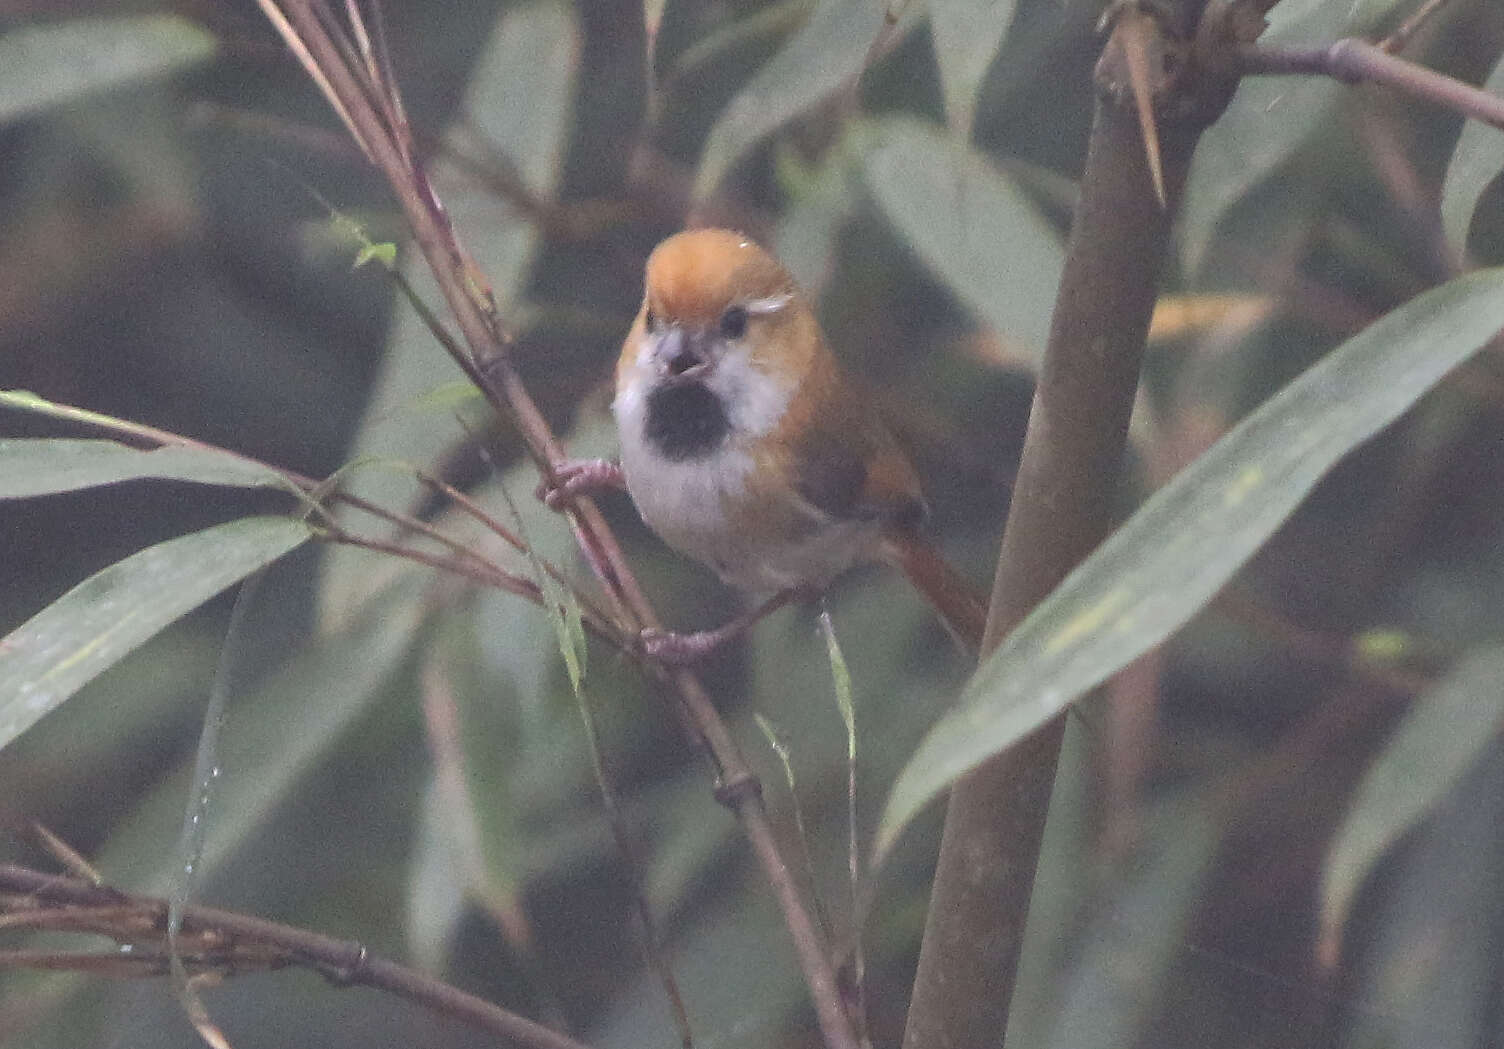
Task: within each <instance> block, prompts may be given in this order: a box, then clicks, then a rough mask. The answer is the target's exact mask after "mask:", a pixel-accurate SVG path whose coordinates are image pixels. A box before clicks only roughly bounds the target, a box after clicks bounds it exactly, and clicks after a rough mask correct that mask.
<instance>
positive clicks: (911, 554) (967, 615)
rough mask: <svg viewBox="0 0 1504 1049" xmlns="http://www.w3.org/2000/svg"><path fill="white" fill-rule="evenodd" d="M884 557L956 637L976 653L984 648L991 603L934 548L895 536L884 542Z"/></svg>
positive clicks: (908, 537) (909, 538)
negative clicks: (904, 577)
mask: <svg viewBox="0 0 1504 1049" xmlns="http://www.w3.org/2000/svg"><path fill="white" fill-rule="evenodd" d="M883 557H884V559H885V560H887V561H888V562H889V563H891V564H892V565H893V566H894V567H895V568H897V569H898V570H899V571H900V572H902V573H903V574H904V575H905V576H906V577H907V578H908V580H909V582H911V583H913V584H914V589H916V590H918V591H919V593H920V594H922V595H923V596H924V599H925V600H926V601H928V602H929V603H930V605H931V607H933V608H934V609H935V611H936V612H937V613H938V614H939V616H940V619H941V621H942V622H944V623H945V626H946V628H947V629H949V630H950V632H951V633H952V634H954V635H955V636H956V637H957V638H959V639H960V640H961V641H962V642H963V643H964V644H965V645H966V646H967V647H968V648H970V649H971V651H972V652H976V651H978V650H979V649H980V648H981V647H982V634H983V632H984V631H985V630H986V628H987V602H986V601H985V600H983V598H982V595H981V594H980V593H978V592H977V590H976V588H975V587H973V586H972V585H971V583H970V582H968V581H967V580H966V579H964V578H962V576H961V574H960V573H959V572H957V571H956V570H955V569H954V568H952V567H951V566H950V565H948V564H947V563H946V562H945V559H944V558H942V557H941V556H940V554H939V553H938V552H936V550H935V548H934V547H933V546H932V545H930V544H929V543H927V542H925V541H924V540H923V539H921V538H919V537H918V536H916V535H891V536H888V537H887V538H886V540H885V541H884V544H883Z"/></svg>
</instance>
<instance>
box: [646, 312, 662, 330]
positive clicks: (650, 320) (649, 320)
mask: <svg viewBox="0 0 1504 1049" xmlns="http://www.w3.org/2000/svg"><path fill="white" fill-rule="evenodd" d="M642 326H643V328H644V329H646V330H647V331H652V330H653V329H654V328H656V327H658V318H657V317H655V316H653V311H652V310H651V309H646V310H643V311H642Z"/></svg>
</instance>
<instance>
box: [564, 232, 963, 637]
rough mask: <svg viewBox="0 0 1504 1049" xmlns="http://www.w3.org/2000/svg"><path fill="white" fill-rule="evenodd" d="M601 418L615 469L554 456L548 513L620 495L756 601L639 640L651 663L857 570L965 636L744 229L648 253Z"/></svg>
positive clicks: (797, 296) (843, 387) (799, 309)
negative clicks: (899, 588) (885, 575)
mask: <svg viewBox="0 0 1504 1049" xmlns="http://www.w3.org/2000/svg"><path fill="white" fill-rule="evenodd" d="M612 410H613V412H614V414H615V416H616V424H617V429H618V431H619V434H620V439H621V460H620V462H619V463H614V462H610V461H607V460H599V459H596V460H576V461H570V462H566V463H560V464H557V466H556V467H555V471H554V472H555V477H556V487H554V488H553V489H552V490H549V491H547V492H545V493H544V497H545V499H546V500H547V501H548V503H549V505H551V506H554V507H558V506H560V505H561V504H562V503H563V502H564V501H566V500H568V499H569V498H570V497H571V496H573V495H576V494H578V493H581V492H584V491H589V490H591V489H596V488H602V487H611V486H618V487H619V486H623V485H624V486H625V487H626V489H627V491H628V493H630V495H631V496H632V501H633V502H634V503H635V504H636V506H637V510H638V512H639V513H640V514H641V515H642V518H643V520H644V521H646V522H647V524H648V525H649V527H651V528H652V529H653V531H654V532H656V533H657V534H658V535H659V537H660V538H662V539H663V541H664V542H666V543H667V544H668V545H669V546H671V547H673V548H674V549H675V550H677V551H679V552H680V553H683V554H687V555H688V556H690V557H692V558H694V559H696V560H698V561H701V562H703V563H704V564H706V565H708V566H709V567H710V568H712V569H713V570H714V571H715V572H716V573H717V574H718V575H719V576H720V577H721V578H722V579H723V580H724V581H725V582H727V583H728V584H730V585H731V586H733V587H736V588H738V589H741V590H744V591H748V592H750V593H752V594H755V595H760V596H762V597H764V598H765V600H764V601H763V602H762V604H760V605H758V606H757V607H755V608H754V609H752V610H751V611H750V612H748V613H745V614H743V615H741V616H738V617H737V618H735V619H733V620H732V621H731V622H729V623H727V624H726V625H725V626H722V627H720V628H717V629H715V630H706V631H700V632H698V633H691V634H671V633H666V632H659V631H653V632H645V634H644V638H643V640H644V644H645V646H646V648H647V650H648V652H649V653H650V654H651V655H653V656H655V657H657V658H660V659H664V660H666V661H670V662H690V661H693V660H695V659H698V658H700V657H701V656H703V655H704V654H706V653H707V652H709V651H711V650H712V649H714V648H716V647H718V646H719V645H720V644H722V643H724V642H725V641H726V640H728V639H730V638H732V637H735V636H737V635H738V634H740V633H742V632H744V631H745V630H746V629H747V628H748V627H749V626H750V625H751V624H752V623H754V622H756V621H757V620H758V619H759V618H761V617H762V616H763V615H765V614H767V613H768V612H770V611H772V610H773V609H775V608H777V607H779V606H781V605H783V604H785V603H787V602H788V601H790V600H792V599H795V598H803V597H807V596H813V595H818V594H820V593H823V592H824V591H825V589H826V588H827V587H828V586H829V585H830V584H831V582H832V581H833V580H834V579H835V578H836V577H837V576H839V575H840V574H841V573H843V572H845V571H846V570H847V569H849V568H851V567H852V566H854V565H856V564H859V563H865V562H872V561H886V562H889V563H891V564H893V565H895V566H896V567H897V568H899V569H900V570H901V571H902V572H903V573H904V574H905V575H906V576H907V577H908V578H909V579H910V580H911V581H912V582H913V584H914V585H915V587H916V588H917V589H918V590H919V591H920V593H921V594H923V595H924V596H925V598H927V599H928V600H929V601H930V603H931V604H932V605H934V607H935V609H936V611H937V612H938V613H939V614H940V616H941V618H942V619H943V620H944V621H945V623H946V625H947V626H948V627H949V628H950V630H951V631H952V633H954V634H955V635H957V636H958V637H959V638H960V639H961V640H962V641H964V642H966V643H967V644H968V645H970V646H971V647H972V648H973V649H975V648H976V646H978V645H979V644H980V641H981V636H982V629H983V625H984V623H985V621H986V607H985V605H984V604H983V602H982V601H981V600H980V599H979V598H978V597H977V596H976V594H975V593H974V591H973V590H972V588H971V587H970V585H969V584H967V583H966V582H965V581H964V580H963V579H962V578H961V577H960V576H959V575H958V574H957V573H956V572H955V571H954V570H952V569H951V568H950V566H949V565H947V564H946V563H945V562H944V561H943V560H942V559H941V558H940V556H939V555H938V554H937V553H936V552H935V550H934V548H933V547H932V546H931V545H930V544H929V543H927V542H926V541H925V540H924V539H923V538H922V537H921V535H920V533H919V528H920V525H921V524H922V523H923V521H924V519H925V516H926V514H927V508H926V506H925V502H924V497H923V494H922V492H921V491H920V487H919V478H918V475H917V474H916V473H915V471H914V467H913V466H912V465H911V464H910V462H909V460H908V459H907V458H906V457H905V456H904V454H903V453H902V452H901V451H900V450H899V448H898V445H897V443H896V442H895V441H894V439H893V437H892V435H891V434H890V433H889V432H888V430H887V428H886V427H885V426H884V425H883V424H882V422H881V421H880V420H879V419H878V417H877V414H876V412H875V411H874V409H873V407H872V405H871V404H870V403H869V401H868V400H867V399H866V398H865V397H864V396H863V395H862V394H861V393H860V392H859V391H858V390H857V389H856V388H855V387H854V386H853V385H852V384H851V383H850V382H849V381H848V380H847V378H846V377H845V376H844V375H842V374H841V370H840V368H839V366H838V364H837V362H836V359H835V356H834V355H833V354H832V353H831V351H830V349H829V348H828V347H827V346H826V344H825V336H824V335H823V334H822V332H821V330H820V326H819V323H818V322H817V321H816V319H815V314H814V310H813V309H812V308H811V306H810V303H809V301H808V300H807V299H806V298H805V296H804V294H803V293H802V292H801V291H800V290H799V288H798V287H797V286H796V285H795V283H794V281H793V278H791V277H790V276H789V274H788V272H787V271H786V270H785V269H784V268H783V267H782V266H781V265H780V264H779V263H778V261H777V260H776V259H774V258H773V257H772V256H771V255H770V254H768V253H767V252H766V251H764V250H763V249H762V248H760V247H758V246H757V245H756V244H755V243H753V242H752V241H751V240H750V239H748V238H747V237H744V236H742V235H741V234H739V233H734V232H731V231H729V230H721V229H701V230H692V231H689V232H685V233H679V234H676V235H674V236H672V237H669V238H668V239H667V240H665V241H663V243H661V244H659V245H658V247H657V248H656V249H654V251H653V253H652V255H651V256H650V257H649V258H648V262H647V274H646V291H645V294H644V295H643V302H642V308H641V309H640V310H639V311H638V313H637V319H636V321H635V322H634V323H633V325H632V329H631V331H630V332H629V333H628V335H627V339H626V343H625V345H623V347H622V352H621V358H620V359H619V360H618V362H617V366H616V398H615V400H614V401H613V403H612Z"/></svg>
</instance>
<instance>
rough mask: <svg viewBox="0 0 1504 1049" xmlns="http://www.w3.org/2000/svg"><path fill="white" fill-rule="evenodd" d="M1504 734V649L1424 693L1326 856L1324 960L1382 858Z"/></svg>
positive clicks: (1487, 651) (1366, 780)
mask: <svg viewBox="0 0 1504 1049" xmlns="http://www.w3.org/2000/svg"><path fill="white" fill-rule="evenodd" d="M1501 729H1504V646H1501V645H1491V646H1489V647H1487V648H1483V649H1479V650H1478V651H1475V652H1473V653H1471V654H1469V655H1468V656H1466V657H1464V658H1463V659H1462V660H1461V661H1460V662H1459V663H1458V664H1457V666H1456V667H1454V668H1453V669H1452V671H1451V673H1449V674H1447V676H1446V677H1445V678H1443V679H1442V680H1441V681H1439V682H1437V683H1436V685H1435V686H1434V687H1432V688H1431V689H1430V690H1429V691H1427V692H1426V693H1425V694H1424V695H1422V696H1420V697H1419V698H1418V699H1417V700H1416V702H1415V705H1414V706H1413V707H1412V708H1411V710H1410V712H1409V713H1408V714H1407V715H1406V716H1405V720H1404V722H1403V723H1402V724H1401V725H1400V727H1399V728H1398V729H1397V730H1396V731H1395V733H1394V736H1393V737H1392V738H1391V739H1390V741H1389V743H1388V745H1387V746H1386V747H1385V748H1384V752H1383V753H1382V754H1380V755H1379V758H1378V760H1377V761H1375V762H1374V764H1373V766H1372V767H1371V768H1370V769H1369V770H1368V772H1367V774H1366V775H1365V776H1364V777H1363V782H1362V783H1360V784H1359V785H1358V789H1357V791H1356V792H1355V793H1354V795H1353V800H1352V805H1351V807H1350V808H1349V809H1348V813H1347V818H1346V819H1345V820H1343V822H1342V827H1341V829H1340V830H1339V831H1338V832H1337V837H1336V840H1335V841H1334V842H1333V844H1332V850H1331V852H1330V853H1329V854H1328V855H1327V860H1326V867H1325V871H1324V872H1323V875H1322V884H1321V930H1322V932H1321V941H1322V946H1323V951H1322V953H1323V956H1325V957H1328V958H1331V959H1333V960H1335V958H1336V955H1337V938H1338V936H1339V935H1340V933H1341V931H1342V926H1343V924H1344V923H1345V922H1346V920H1347V915H1348V912H1349V910H1350V909H1351V908H1352V904H1353V899H1354V897H1356V896H1357V893H1358V889H1359V888H1361V887H1362V885H1363V882H1364V880H1365V879H1366V878H1367V877H1368V875H1369V873H1370V872H1371V871H1372V870H1373V868H1374V866H1375V865H1376V864H1378V862H1379V861H1380V860H1381V859H1382V858H1383V857H1384V855H1385V853H1387V852H1388V851H1389V849H1390V848H1391V847H1392V846H1393V845H1394V843H1395V842H1397V841H1398V840H1399V839H1400V838H1402V837H1403V836H1404V835H1405V834H1407V833H1408V832H1409V831H1410V830H1411V829H1412V828H1414V827H1415V826H1416V824H1418V823H1419V822H1420V821H1421V820H1422V819H1424V818H1425V816H1426V814H1427V813H1429V812H1431V811H1432V810H1433V809H1434V808H1435V807H1436V805H1437V804H1438V803H1440V802H1441V800H1442V799H1443V798H1445V797H1446V795H1447V792H1448V791H1450V790H1451V789H1452V787H1453V786H1455V785H1456V783H1457V782H1458V780H1460V779H1461V778H1462V775H1463V773H1464V772H1466V771H1467V770H1468V768H1470V767H1471V766H1472V764H1473V763H1474V762H1475V761H1476V760H1477V759H1478V757H1479V755H1481V754H1482V753H1483V752H1484V751H1485V750H1487V749H1488V748H1489V747H1491V746H1493V745H1494V743H1495V741H1497V739H1498V737H1499V732H1500V730H1501Z"/></svg>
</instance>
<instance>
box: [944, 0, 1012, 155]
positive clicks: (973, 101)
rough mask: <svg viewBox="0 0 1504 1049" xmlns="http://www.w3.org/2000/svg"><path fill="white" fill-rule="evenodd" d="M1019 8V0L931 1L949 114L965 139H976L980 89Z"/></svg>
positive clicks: (947, 114) (954, 127)
mask: <svg viewBox="0 0 1504 1049" xmlns="http://www.w3.org/2000/svg"><path fill="white" fill-rule="evenodd" d="M1016 6H1017V0H930V5H929V7H930V35H931V36H932V37H933V38H934V41H935V61H936V63H937V64H938V65H939V67H940V89H941V91H942V92H943V93H944V95H945V116H946V119H947V120H948V121H949V122H950V126H951V129H952V130H953V131H955V132H956V134H957V135H958V136H959V137H960V139H961V141H963V142H965V141H967V140H969V139H970V138H971V128H972V125H973V123H975V120H976V112H977V92H978V91H980V90H981V87H982V79H983V77H985V76H986V75H987V69H988V67H989V66H991V65H992V60H993V59H994V58H995V57H996V56H997V52H998V48H999V47H1000V46H1001V44H1002V42H1003V34H1005V33H1006V32H1007V31H1008V26H1009V25H1010V24H1011V23H1012V21H1013V9H1014V8H1015V7H1016Z"/></svg>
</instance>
